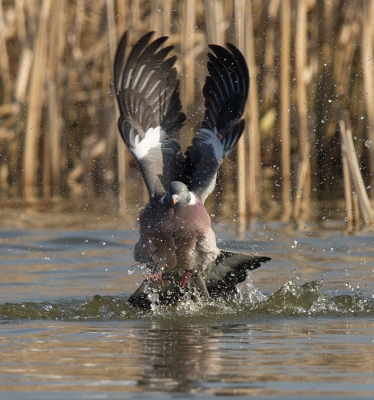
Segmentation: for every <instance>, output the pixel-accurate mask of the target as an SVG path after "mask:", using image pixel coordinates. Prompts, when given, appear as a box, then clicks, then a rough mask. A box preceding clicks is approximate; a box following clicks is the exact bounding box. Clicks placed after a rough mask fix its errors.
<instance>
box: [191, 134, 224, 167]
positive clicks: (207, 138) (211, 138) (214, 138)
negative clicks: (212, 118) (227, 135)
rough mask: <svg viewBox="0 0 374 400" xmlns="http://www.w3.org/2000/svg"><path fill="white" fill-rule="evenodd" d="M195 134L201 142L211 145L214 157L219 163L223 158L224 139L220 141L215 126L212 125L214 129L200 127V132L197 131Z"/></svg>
mask: <svg viewBox="0 0 374 400" xmlns="http://www.w3.org/2000/svg"><path fill="white" fill-rule="evenodd" d="M196 136H197V137H198V138H199V140H200V141H201V142H203V143H205V144H208V145H210V146H212V148H213V150H214V157H215V158H216V160H217V161H218V162H219V163H221V161H222V160H223V158H224V149H225V140H222V142H221V140H220V139H219V137H218V134H217V128H216V127H214V131H211V130H210V129H206V128H201V130H200V132H198V133H197V134H196Z"/></svg>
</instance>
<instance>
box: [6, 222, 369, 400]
mask: <svg viewBox="0 0 374 400" xmlns="http://www.w3.org/2000/svg"><path fill="white" fill-rule="evenodd" d="M216 231H217V237H218V239H219V245H220V247H222V248H226V249H233V250H243V251H250V252H253V253H258V254H261V255H268V256H270V257H272V259H273V261H271V262H270V263H267V264H264V265H263V266H262V267H261V268H260V269H258V270H256V271H254V272H253V273H252V274H251V277H250V279H251V283H250V282H248V284H246V285H243V287H242V288H241V291H242V301H241V302H240V303H226V302H224V301H215V302H203V301H201V302H197V303H196V302H194V301H191V300H189V299H186V300H185V301H184V302H182V303H179V304H177V305H176V306H171V307H158V308H157V307H156V308H155V309H154V310H153V311H151V312H144V311H139V310H134V309H131V308H130V307H128V306H127V305H126V303H125V300H126V298H127V297H128V296H129V295H130V293H131V292H132V291H134V290H135V289H136V288H137V285H138V284H139V283H140V282H141V280H142V275H141V272H142V271H141V269H140V268H135V270H134V271H133V268H132V265H133V262H132V249H133V246H134V243H135V242H136V239H137V233H136V231H134V230H117V229H106V230H103V229H84V228H83V229H82V230H76V228H75V229H74V230H64V231H59V230H54V229H41V230H3V231H1V232H0V265H1V271H2V279H1V283H0V285H1V286H0V346H1V355H2V357H1V360H0V395H1V396H2V397H1V398H10V399H18V398H24V397H23V396H24V395H25V392H27V396H28V398H41V399H43V398H48V399H51V398H62V399H69V398H72V399H73V398H96V399H98V398H108V399H110V398H116V399H117V398H121V399H122V398H194V397H196V398H203V399H211V398H216V397H217V396H227V397H239V398H240V397H241V396H243V397H249V396H251V397H275V396H276V397H284V398H288V397H289V396H298V397H301V396H303V397H308V396H309V397H321V398H322V397H328V396H330V395H339V396H346V397H351V398H355V397H359V396H368V397H369V396H370V397H372V396H373V395H374V356H373V354H374V304H373V289H374V280H373V275H374V254H373V249H374V239H373V235H372V233H371V232H369V231H368V232H362V233H360V234H358V235H354V236H344V235H342V233H341V232H340V231H338V230H323V231H322V230H321V231H319V230H317V231H314V232H313V231H309V230H304V231H303V232H294V231H293V230H289V229H286V228H284V227H282V228H275V227H274V226H262V225H261V226H258V227H256V229H255V230H253V231H251V232H247V233H246V235H245V238H244V239H243V240H237V239H235V235H234V233H233V230H232V229H231V227H230V226H228V225H221V226H216ZM132 271H133V272H132ZM129 272H130V274H129ZM261 293H262V295H261ZM261 299H262V301H258V300H261ZM43 396H45V397H43Z"/></svg>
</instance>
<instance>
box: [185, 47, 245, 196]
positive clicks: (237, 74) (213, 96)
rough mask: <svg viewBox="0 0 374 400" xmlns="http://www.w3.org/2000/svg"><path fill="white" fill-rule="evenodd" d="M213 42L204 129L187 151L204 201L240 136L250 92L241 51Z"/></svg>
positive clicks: (190, 175)
mask: <svg viewBox="0 0 374 400" xmlns="http://www.w3.org/2000/svg"><path fill="white" fill-rule="evenodd" d="M226 46H227V49H226V48H224V47H221V46H218V45H209V48H210V49H211V50H212V52H213V53H209V54H208V57H209V61H208V71H209V75H208V76H207V77H206V81H205V85H204V88H203V95H204V98H205V103H204V104H205V115H204V119H203V121H202V124H201V129H200V131H199V132H198V133H197V134H195V136H194V138H193V139H192V145H191V146H190V147H189V148H188V149H187V153H186V176H187V180H188V181H189V188H190V190H192V191H193V192H195V193H196V194H197V195H198V196H199V198H200V200H201V201H202V202H203V203H204V201H205V200H206V198H207V197H208V196H209V194H210V193H211V192H212V191H213V189H214V187H215V184H216V175H217V171H218V168H219V166H220V165H221V163H222V160H223V159H224V158H225V157H226V156H227V154H228V153H229V152H230V150H231V149H232V148H233V147H234V146H235V144H236V143H237V141H238V140H239V139H240V136H241V134H242V133H243V130H244V120H243V119H242V116H243V113H244V108H245V104H246V102H247V98H248V92H249V71H248V67H247V63H246V61H245V59H244V57H243V55H242V54H241V52H240V51H239V50H238V49H237V48H236V47H235V46H234V45H232V44H230V43H227V44H226Z"/></svg>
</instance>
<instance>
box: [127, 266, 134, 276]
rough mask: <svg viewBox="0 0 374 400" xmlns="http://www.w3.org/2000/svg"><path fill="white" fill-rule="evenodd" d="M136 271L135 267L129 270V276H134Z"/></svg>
mask: <svg viewBox="0 0 374 400" xmlns="http://www.w3.org/2000/svg"><path fill="white" fill-rule="evenodd" d="M134 271H135V267H131V268H129V270H128V271H127V273H128V274H129V275H132V274H133V273H134Z"/></svg>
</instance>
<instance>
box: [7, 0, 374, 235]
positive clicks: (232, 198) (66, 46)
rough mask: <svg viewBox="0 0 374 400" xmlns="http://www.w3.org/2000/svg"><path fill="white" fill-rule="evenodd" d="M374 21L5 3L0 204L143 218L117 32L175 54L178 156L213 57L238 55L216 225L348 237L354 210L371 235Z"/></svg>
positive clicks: (339, 13) (239, 0)
mask: <svg viewBox="0 0 374 400" xmlns="http://www.w3.org/2000/svg"><path fill="white" fill-rule="evenodd" d="M372 21H374V2H373V1H371V0H362V1H356V0H346V1H341V0H329V1H327V0H321V1H316V0H298V1H296V0H267V1H262V0H261V1H260V0H215V1H208V0H205V1H203V0H196V1H187V0H183V1H180V0H72V1H67V0H58V1H52V0H0V52H1V57H0V157H1V158H0V188H1V190H0V200H1V201H2V204H3V205H4V206H6V205H9V204H11V203H12V202H14V201H17V200H18V201H19V200H20V199H21V200H22V201H24V202H26V203H27V204H30V203H38V202H42V201H46V200H47V201H51V202H57V203H58V202H61V201H62V200H63V199H71V200H72V201H79V200H82V201H83V202H84V203H87V202H88V201H89V199H90V200H94V201H99V199H102V200H104V201H105V202H106V204H108V205H111V207H114V208H116V205H117V206H118V207H119V210H120V211H122V212H125V210H126V209H131V208H134V207H136V208H138V207H139V206H141V204H142V201H140V200H139V198H140V199H141V198H142V196H144V197H145V196H146V195H145V190H144V185H143V184H142V183H141V182H142V180H141V176H140V174H139V170H138V169H137V166H136V164H135V162H134V159H133V158H132V156H130V155H129V153H128V152H127V151H126V149H125V147H124V145H123V143H122V141H121V140H120V138H119V135H118V133H117V127H116V119H117V117H118V110H117V108H116V104H115V96H114V89H113V83H112V63H113V58H114V52H115V48H116V43H117V41H118V39H119V36H120V35H121V34H122V32H124V31H125V30H129V31H130V32H131V37H132V40H135V39H136V38H138V37H139V36H140V35H142V34H143V33H145V32H146V31H148V30H154V31H156V32H157V34H160V35H168V36H170V37H171V39H170V42H171V43H172V44H175V45H176V47H175V52H176V53H177V54H178V60H179V61H178V65H177V67H178V69H179V71H180V73H181V75H180V77H181V89H182V90H181V92H182V98H183V104H184V107H185V111H186V112H187V113H188V115H189V117H188V120H187V123H186V127H185V128H184V130H183V132H182V133H181V134H180V141H181V143H182V145H183V146H187V145H188V143H189V141H190V139H191V137H192V135H193V132H194V131H195V130H196V129H198V128H199V121H200V118H201V116H202V113H203V111H202V99H201V90H202V86H203V84H204V79H205V73H206V69H205V63H206V51H207V43H217V44H224V43H225V42H226V41H230V42H233V43H235V44H236V45H237V46H238V47H239V48H240V49H241V50H242V51H243V53H244V54H245V56H246V59H247V61H248V65H249V67H250V72H251V92H250V99H249V105H248V108H247V113H246V119H247V124H246V130H245V135H244V137H243V138H242V139H241V141H240V143H239V145H238V147H237V149H236V150H235V151H234V152H233V153H232V155H230V157H229V159H228V160H226V161H225V162H224V163H223V166H222V170H221V172H220V174H219V181H220V187H221V188H222V189H218V190H217V191H216V193H215V196H212V197H211V199H210V200H209V207H210V209H211V210H212V213H214V214H217V215H218V214H219V215H221V216H222V217H226V218H230V219H235V220H236V219H237V220H238V221H239V224H238V226H239V230H240V231H241V232H243V231H244V229H246V227H248V224H250V223H251V222H253V221H256V220H258V219H261V220H263V219H281V220H283V221H285V222H289V221H293V222H295V223H296V224H297V225H298V226H299V227H300V228H302V227H303V226H304V225H305V223H306V222H307V221H310V220H312V219H315V218H317V219H318V218H326V216H327V218H330V217H331V218H332V217H333V216H334V215H335V216H336V215H339V216H341V215H346V220H347V229H348V230H350V231H352V230H354V229H358V227H359V222H358V209H359V208H360V209H361V213H362V215H363V221H364V222H365V224H366V225H367V226H372V224H373V223H374V221H373V211H372V204H370V197H369V196H370V194H371V193H373V191H372V190H371V188H372V187H373V185H374V144H373V143H374V119H373V118H374V78H373V76H374V65H373V57H374V54H373V40H374V25H373V23H372ZM372 144H373V145H372ZM233 177H235V179H233ZM352 193H353V194H352ZM109 200H111V201H109Z"/></svg>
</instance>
